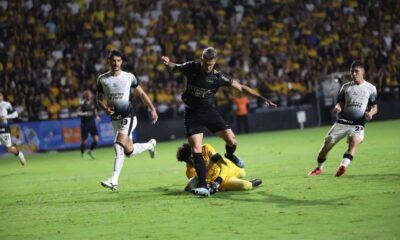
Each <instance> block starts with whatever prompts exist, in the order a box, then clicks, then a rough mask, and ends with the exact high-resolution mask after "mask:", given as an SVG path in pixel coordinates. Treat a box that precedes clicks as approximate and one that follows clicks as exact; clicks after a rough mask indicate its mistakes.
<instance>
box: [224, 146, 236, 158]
mask: <svg viewBox="0 0 400 240" xmlns="http://www.w3.org/2000/svg"><path fill="white" fill-rule="evenodd" d="M225 150H226V154H225V157H227V158H229V159H230V160H232V161H233V159H232V158H233V153H234V152H235V151H236V145H231V144H225Z"/></svg>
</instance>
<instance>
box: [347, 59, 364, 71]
mask: <svg viewBox="0 0 400 240" xmlns="http://www.w3.org/2000/svg"><path fill="white" fill-rule="evenodd" d="M356 67H360V68H364V69H365V67H364V64H363V63H362V62H361V61H359V60H354V61H353V62H352V63H351V65H350V69H355V68H356Z"/></svg>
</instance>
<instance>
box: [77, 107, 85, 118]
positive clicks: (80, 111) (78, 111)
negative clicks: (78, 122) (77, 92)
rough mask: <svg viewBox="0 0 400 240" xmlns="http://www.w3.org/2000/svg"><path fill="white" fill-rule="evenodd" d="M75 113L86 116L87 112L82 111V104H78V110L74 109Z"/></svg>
mask: <svg viewBox="0 0 400 240" xmlns="http://www.w3.org/2000/svg"><path fill="white" fill-rule="evenodd" d="M76 114H78V116H79V117H82V116H87V113H85V112H83V111H82V105H80V106H79V107H78V110H77V111H76Z"/></svg>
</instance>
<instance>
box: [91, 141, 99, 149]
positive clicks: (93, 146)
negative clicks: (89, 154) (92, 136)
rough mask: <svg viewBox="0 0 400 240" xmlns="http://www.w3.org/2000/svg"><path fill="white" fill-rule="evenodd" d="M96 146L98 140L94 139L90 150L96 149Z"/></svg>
mask: <svg viewBox="0 0 400 240" xmlns="http://www.w3.org/2000/svg"><path fill="white" fill-rule="evenodd" d="M96 146H97V142H96V141H93V142H92V145H90V151H93V149H95V148H96Z"/></svg>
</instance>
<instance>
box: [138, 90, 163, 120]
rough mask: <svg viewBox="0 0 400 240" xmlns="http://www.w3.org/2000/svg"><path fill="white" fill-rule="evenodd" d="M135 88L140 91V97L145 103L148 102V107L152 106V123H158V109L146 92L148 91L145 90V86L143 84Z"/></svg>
mask: <svg viewBox="0 0 400 240" xmlns="http://www.w3.org/2000/svg"><path fill="white" fill-rule="evenodd" d="M135 89H136V90H137V91H138V93H139V97H140V99H142V101H143V102H144V104H146V105H147V107H149V108H150V111H151V120H152V121H151V123H153V124H154V123H156V122H157V120H158V115H157V111H156V108H155V107H154V105H153V103H152V102H151V100H150V98H149V96H148V95H147V94H146V92H145V91H144V90H143V88H142V87H141V86H137V87H136V88H135Z"/></svg>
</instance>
